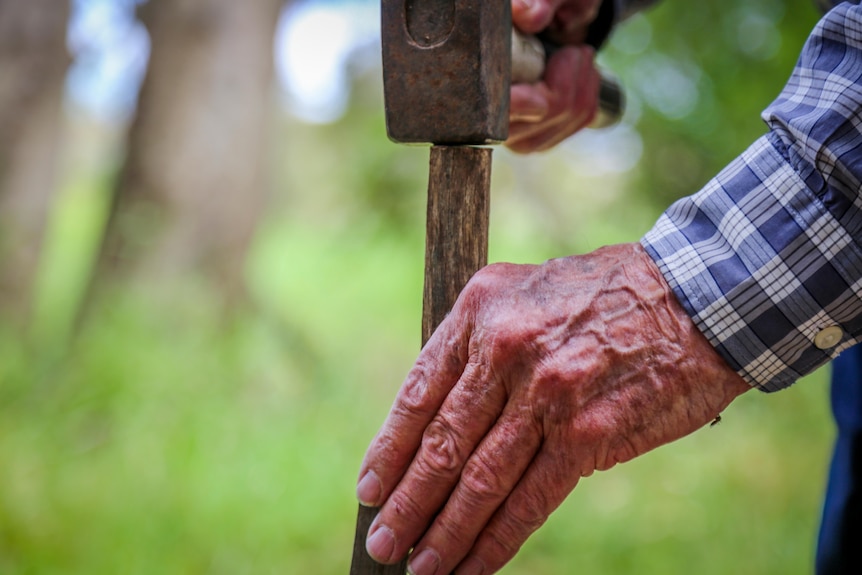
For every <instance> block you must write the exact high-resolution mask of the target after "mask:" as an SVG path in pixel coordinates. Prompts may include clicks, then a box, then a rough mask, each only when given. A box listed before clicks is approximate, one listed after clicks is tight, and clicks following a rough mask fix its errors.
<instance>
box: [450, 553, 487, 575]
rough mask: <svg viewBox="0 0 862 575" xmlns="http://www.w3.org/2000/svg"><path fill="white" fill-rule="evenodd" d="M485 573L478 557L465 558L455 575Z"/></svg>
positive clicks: (483, 565) (478, 574)
mask: <svg viewBox="0 0 862 575" xmlns="http://www.w3.org/2000/svg"><path fill="white" fill-rule="evenodd" d="M484 572H485V564H484V563H483V562H482V560H481V559H479V558H478V557H469V558H467V559H466V560H465V561H464V562H463V563H461V565H459V566H458V568H457V569H456V570H455V575H482V573H484Z"/></svg>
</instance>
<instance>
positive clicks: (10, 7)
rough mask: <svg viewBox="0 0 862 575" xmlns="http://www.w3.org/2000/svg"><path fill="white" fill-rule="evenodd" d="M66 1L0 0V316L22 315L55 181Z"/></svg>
mask: <svg viewBox="0 0 862 575" xmlns="http://www.w3.org/2000/svg"><path fill="white" fill-rule="evenodd" d="M69 10H70V8H69V2H67V1H65V0H30V1H29V2H22V1H20V0H0V322H4V321H8V322H11V323H12V324H13V325H15V326H16V327H23V326H24V325H25V324H26V322H27V321H28V319H29V315H30V312H31V306H32V299H33V286H34V283H35V279H36V275H37V271H38V266H39V255H40V251H41V247H42V238H43V235H44V231H45V226H46V221H47V216H48V210H49V206H50V204H51V200H52V198H53V194H54V190H55V186H56V183H57V169H58V162H57V159H58V151H59V142H60V139H61V138H60V136H61V114H62V101H63V82H64V79H65V74H66V69H67V67H68V64H69V56H68V53H67V50H66V25H67V21H68V18H69Z"/></svg>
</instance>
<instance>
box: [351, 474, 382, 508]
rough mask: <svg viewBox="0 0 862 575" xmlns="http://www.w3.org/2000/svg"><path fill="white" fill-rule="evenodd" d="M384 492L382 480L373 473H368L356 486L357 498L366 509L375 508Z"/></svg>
mask: <svg viewBox="0 0 862 575" xmlns="http://www.w3.org/2000/svg"><path fill="white" fill-rule="evenodd" d="M382 491H383V487H382V486H381V485H380V478H379V477H377V474H376V473H374V472H373V471H367V472H366V473H365V475H363V476H362V479H361V480H360V481H359V484H357V486H356V498H357V499H358V500H359V503H361V504H362V505H364V506H366V507H375V506H376V505H377V504H378V502H379V500H380V494H381V492H382Z"/></svg>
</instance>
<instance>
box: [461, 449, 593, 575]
mask: <svg viewBox="0 0 862 575" xmlns="http://www.w3.org/2000/svg"><path fill="white" fill-rule="evenodd" d="M554 445H556V443H554V444H549V443H547V442H546V443H545V444H544V445H543V446H542V448H541V450H540V451H539V453H538V454H536V457H535V459H534V460H533V462H532V464H531V465H530V467H529V468H528V469H527V471H526V473H525V474H524V476H523V477H522V478H521V481H520V482H519V483H518V485H517V487H515V489H514V490H513V491H512V493H511V494H510V495H509V497H508V498H507V499H506V501H505V503H504V504H503V505H502V507H500V509H498V510H497V512H496V513H495V514H494V516H493V517H492V518H491V521H490V522H489V523H488V525H487V526H486V527H485V529H484V530H483V531H482V533H481V534H480V535H479V538H478V539H477V540H476V543H475V545H473V548H472V549H471V550H470V553H469V554H468V556H467V557H466V558H465V559H464V561H463V562H462V563H461V565H460V566H459V567H458V569H457V570H456V571H458V572H460V571H461V570H462V569H463V570H464V572H465V573H483V574H485V575H487V574H490V573H494V572H495V571H497V570H499V569H500V568H501V567H503V565H505V564H506V563H508V562H509V560H511V559H512V557H514V556H515V553H517V552H518V550H519V549H520V548H521V545H523V544H524V542H525V541H526V540H527V538H528V537H529V536H530V535H531V534H532V533H533V532H535V531H536V530H537V529H538V528H539V527H541V526H542V525H543V524H544V522H545V521H546V520H547V518H548V516H549V515H550V514H551V513H552V512H553V511H554V510H555V509H556V508H557V507H559V506H560V503H562V502H563V500H564V499H565V498H566V496H567V495H568V494H569V493H570V492H571V491H572V489H574V488H575V485H577V483H578V479H580V477H579V475H578V474H577V473H575V472H573V471H572V470H573V469H574V461H572V460H571V459H570V458H569V459H567V458H566V457H565V452H564V451H563V450H562V449H559V448H554ZM468 569H473V570H472V571H470V570H468Z"/></svg>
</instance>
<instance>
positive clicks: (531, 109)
mask: <svg viewBox="0 0 862 575" xmlns="http://www.w3.org/2000/svg"><path fill="white" fill-rule="evenodd" d="M545 92H546V90H545V89H544V87H543V86H542V85H541V84H538V85H531V84H514V85H513V86H512V89H511V92H510V95H509V133H510V134H511V133H512V130H513V128H515V127H516V126H517V125H518V124H520V123H526V124H535V123H536V122H539V121H541V120H542V119H544V118H545V116H546V115H547V113H548V97H547V94H546V93H545Z"/></svg>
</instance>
